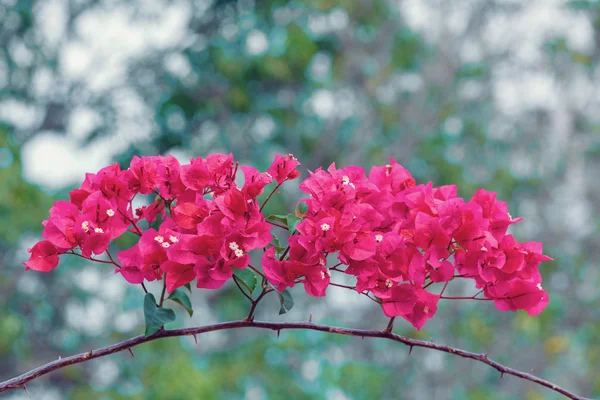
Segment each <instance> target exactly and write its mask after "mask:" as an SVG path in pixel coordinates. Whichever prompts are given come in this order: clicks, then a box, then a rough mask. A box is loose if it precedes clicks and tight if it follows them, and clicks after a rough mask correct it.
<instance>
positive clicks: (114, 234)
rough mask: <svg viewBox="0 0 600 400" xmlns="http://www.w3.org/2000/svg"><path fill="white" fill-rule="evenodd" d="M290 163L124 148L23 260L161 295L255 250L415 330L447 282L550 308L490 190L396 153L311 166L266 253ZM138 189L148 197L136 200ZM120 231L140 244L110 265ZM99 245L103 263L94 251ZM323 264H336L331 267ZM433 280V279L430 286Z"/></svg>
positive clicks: (208, 281)
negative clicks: (67, 258) (367, 162)
mask: <svg viewBox="0 0 600 400" xmlns="http://www.w3.org/2000/svg"><path fill="white" fill-rule="evenodd" d="M299 165H300V164H299V162H298V161H297V160H296V159H295V158H294V157H293V156H292V155H286V156H280V155H278V156H276V157H275V161H274V162H273V164H272V165H271V167H270V168H269V169H268V170H267V171H266V172H260V171H258V170H257V169H256V168H253V167H250V166H239V165H238V163H236V162H235V161H234V159H233V156H232V155H225V154H212V155H209V156H208V157H206V158H202V157H199V158H196V159H192V160H190V164H187V165H180V164H179V162H178V161H177V160H176V159H175V158H174V157H172V156H164V157H163V156H156V157H134V158H133V160H132V161H131V164H130V166H129V168H128V169H126V170H122V169H121V168H120V167H119V165H118V164H114V165H111V166H108V167H106V168H103V169H101V170H100V171H98V173H96V174H87V175H86V178H85V181H84V182H83V184H82V185H81V187H80V188H78V189H75V190H73V191H72V192H71V193H70V201H58V202H56V203H55V204H54V206H53V207H52V208H51V209H50V218H49V219H47V220H46V221H44V222H43V225H44V231H43V234H42V236H43V237H44V239H45V240H43V241H40V242H39V243H37V244H36V245H34V246H33V247H32V248H31V249H29V252H30V253H31V256H30V258H29V260H28V261H27V262H25V265H26V267H27V269H33V270H37V271H44V272H46V271H50V270H52V269H54V268H55V267H56V266H57V265H58V262H59V256H60V255H62V254H76V255H78V256H81V257H83V258H87V259H90V260H94V261H99V262H104V263H108V264H113V265H115V266H116V267H117V268H116V272H117V273H120V274H122V276H123V277H124V278H125V279H126V280H127V281H128V282H130V283H132V284H141V283H143V282H144V281H153V280H161V279H163V278H164V279H165V283H166V289H167V290H168V291H169V292H172V291H173V290H175V289H176V288H178V287H180V286H183V285H186V284H188V283H190V282H191V281H193V280H194V279H195V280H196V286H197V287H199V288H208V289H215V288H219V287H221V286H223V284H225V282H226V281H227V280H229V279H231V278H232V276H233V271H234V268H236V269H243V268H246V267H247V266H248V265H249V264H250V257H249V255H248V253H250V252H251V251H253V250H255V249H259V248H266V250H265V252H264V254H263V257H262V270H263V273H264V277H265V278H266V279H267V280H268V282H269V283H271V284H272V285H273V286H275V287H277V289H278V290H280V291H282V290H284V289H285V288H286V287H292V286H294V285H295V284H296V283H300V282H302V283H303V285H304V287H305V289H306V291H307V293H309V294H310V295H312V296H324V295H325V293H326V290H327V287H328V286H329V285H330V284H331V283H332V282H331V273H332V271H334V272H343V273H346V274H349V275H353V276H354V277H356V286H355V288H356V290H357V291H358V292H359V293H364V294H367V295H368V296H369V297H371V298H372V299H374V300H375V301H377V302H378V303H380V304H381V306H382V308H383V312H384V313H385V314H386V315H387V316H389V317H396V316H400V317H402V318H404V319H406V320H407V321H409V322H410V323H411V324H413V325H414V326H415V327H416V328H418V329H420V328H421V327H422V326H423V325H424V324H425V322H426V321H427V320H428V319H429V318H431V317H432V316H433V315H434V314H435V313H436V310H437V303H438V300H439V299H440V298H444V296H443V293H444V290H445V289H446V285H447V283H448V282H449V281H451V280H454V279H470V280H474V281H475V286H476V287H477V288H479V289H481V293H482V294H483V296H484V297H485V298H486V299H489V300H493V301H494V303H495V305H496V307H497V308H499V309H500V310H513V311H515V310H519V309H523V310H526V311H527V312H528V313H529V314H531V315H535V314H537V313H539V312H541V311H542V310H543V308H544V307H545V306H546V304H547V303H548V295H547V294H546V292H545V291H544V290H543V288H542V286H541V276H540V273H539V271H538V266H539V265H540V263H541V262H542V261H545V260H549V259H550V258H549V257H547V256H545V255H543V254H542V245H541V244H540V243H536V242H527V243H518V242H517V241H515V239H514V238H513V236H512V235H509V234H507V229H508V227H509V225H511V224H513V223H515V222H518V221H519V220H520V219H519V218H512V217H511V216H510V214H509V213H508V210H507V206H506V204H505V203H504V202H501V201H498V200H496V195H495V193H490V192H487V191H485V190H483V189H481V190H479V191H477V193H475V195H474V196H473V197H472V198H471V199H470V200H469V201H465V200H464V199H462V198H460V197H458V196H457V189H456V186H454V185H448V186H441V187H437V188H436V187H433V185H432V184H431V183H429V184H427V185H416V183H415V180H414V179H413V178H412V176H411V175H410V173H409V172H408V171H407V170H406V169H405V168H403V167H402V166H401V165H400V164H397V163H396V162H395V161H394V160H391V163H390V164H389V165H385V166H376V167H373V168H372V169H371V171H370V173H369V175H368V177H367V176H366V175H365V172H364V171H363V169H361V168H359V167H355V166H349V167H346V168H342V169H337V168H336V166H335V164H332V165H331V166H330V167H329V168H328V169H327V171H324V170H322V169H318V170H317V171H315V172H311V173H310V176H309V177H308V178H307V179H306V180H304V181H303V182H302V183H301V184H300V189H301V190H302V191H304V192H305V193H307V194H309V195H310V197H309V198H307V199H304V200H301V202H300V203H301V204H302V203H304V204H302V206H304V205H305V207H304V208H303V209H304V210H306V211H305V212H302V211H299V213H300V214H301V215H299V217H300V221H299V223H297V224H295V223H294V224H292V225H290V229H292V230H293V231H292V232H289V237H288V247H287V249H286V250H285V251H280V252H281V254H279V253H277V250H278V249H277V248H276V247H275V246H272V245H270V243H271V241H272V239H273V237H272V235H271V230H272V228H273V224H274V225H278V224H276V223H274V222H272V221H267V220H266V219H265V217H264V215H263V213H262V207H263V206H264V204H263V205H262V206H261V205H260V204H259V202H258V196H259V195H261V194H262V193H263V191H264V188H265V187H266V186H267V185H269V184H270V183H272V182H273V183H276V187H275V189H274V191H273V192H272V193H271V194H273V193H274V192H275V191H276V190H277V189H278V188H279V186H280V185H281V184H283V183H284V182H286V181H289V180H292V179H295V178H297V177H298V176H299V175H300V173H299V172H298V171H297V167H298V166H299ZM238 169H239V170H241V171H242V173H243V175H244V184H243V186H242V187H241V188H240V187H239V186H238V185H237V184H236V182H235V181H236V175H237V173H238ZM240 181H241V179H240ZM136 196H146V197H147V198H148V200H150V201H148V202H146V204H147V205H145V206H140V207H137V208H134V198H135V197H136ZM270 197H271V195H269V196H268V197H267V199H266V200H265V201H268V199H269V198H270ZM299 209H300V207H299ZM294 227H295V228H294ZM284 228H285V227H284ZM125 232H131V233H133V234H135V235H137V236H138V237H139V238H138V239H139V240H138V242H137V243H136V244H135V245H134V246H132V247H131V248H129V249H127V250H124V251H120V252H118V253H117V254H116V257H115V258H116V260H115V258H113V257H112V255H111V254H110V252H109V250H108V246H109V244H110V243H111V241H113V240H115V239H116V238H118V237H120V236H121V235H123V234H124V233H125ZM77 251H79V252H77ZM104 253H106V256H107V257H108V260H106V259H105V260H100V259H97V258H94V255H100V254H104ZM332 259H337V261H339V263H338V264H337V265H335V266H333V267H331V266H330V264H331V261H332ZM117 260H118V261H117ZM256 271H257V273H258V274H261V275H262V274H263V273H261V272H260V271H258V270H256ZM434 283H445V284H444V286H443V289H441V291H440V290H439V288H438V289H436V290H435V291H436V293H434V292H433V289H434V288H435V287H434V286H432V285H433V284H434ZM447 298H450V297H447Z"/></svg>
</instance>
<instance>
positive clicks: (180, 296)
mask: <svg viewBox="0 0 600 400" xmlns="http://www.w3.org/2000/svg"><path fill="white" fill-rule="evenodd" d="M167 299H169V300H172V301H174V302H175V303H177V304H179V305H180V306H181V307H183V308H185V310H186V311H187V312H188V314H190V317H191V316H192V315H194V310H193V309H192V302H191V301H190V298H189V297H188V295H187V293H186V292H185V290H183V289H181V288H177V289H175V290H173V293H171V294H170V295H169V297H167Z"/></svg>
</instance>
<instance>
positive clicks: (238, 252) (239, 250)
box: [235, 249, 244, 257]
mask: <svg viewBox="0 0 600 400" xmlns="http://www.w3.org/2000/svg"><path fill="white" fill-rule="evenodd" d="M235 255H236V256H238V257H242V256H243V255H244V250H242V249H235Z"/></svg>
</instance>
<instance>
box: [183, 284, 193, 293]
mask: <svg viewBox="0 0 600 400" xmlns="http://www.w3.org/2000/svg"><path fill="white" fill-rule="evenodd" d="M183 286H185V288H186V289H187V290H189V291H190V293H192V285H190V283H189V282H188V283H186V284H185V285H183Z"/></svg>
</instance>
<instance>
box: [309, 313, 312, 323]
mask: <svg viewBox="0 0 600 400" xmlns="http://www.w3.org/2000/svg"><path fill="white" fill-rule="evenodd" d="M308 322H312V313H310V315H309V316H308Z"/></svg>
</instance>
